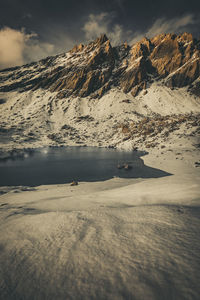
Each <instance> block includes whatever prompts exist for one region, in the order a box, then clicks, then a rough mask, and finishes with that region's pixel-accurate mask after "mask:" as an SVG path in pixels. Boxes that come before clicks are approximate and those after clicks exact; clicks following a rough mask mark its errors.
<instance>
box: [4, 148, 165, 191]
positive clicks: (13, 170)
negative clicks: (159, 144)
mask: <svg viewBox="0 0 200 300" xmlns="http://www.w3.org/2000/svg"><path fill="white" fill-rule="evenodd" d="M141 155H142V153H140V152H137V151H134V152H126V151H119V150H116V149H106V148H94V147H50V148H43V149H37V150H35V151H30V152H25V155H23V156H21V157H20V156H13V157H12V158H11V159H7V160H4V161H1V162H0V186H6V185H27V186H37V185H42V184H62V183H69V182H72V181H73V180H76V181H89V182H91V181H102V180H107V179H111V178H113V177H115V176H116V177H122V178H151V177H162V176H166V175H168V174H167V173H166V172H163V171H161V170H158V169H153V168H150V167H147V166H144V163H143V161H142V159H141V158H140V156H141ZM124 164H128V165H129V166H131V169H130V170H125V169H124V168H122V169H118V168H117V166H118V165H120V166H122V165H124Z"/></svg>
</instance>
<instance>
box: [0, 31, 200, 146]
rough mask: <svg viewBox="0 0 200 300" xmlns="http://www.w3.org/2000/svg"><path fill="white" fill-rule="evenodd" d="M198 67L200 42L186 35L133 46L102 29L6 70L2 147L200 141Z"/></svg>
mask: <svg viewBox="0 0 200 300" xmlns="http://www.w3.org/2000/svg"><path fill="white" fill-rule="evenodd" d="M199 69H200V41H198V40H196V39H194V38H193V37H192V35H191V34H188V33H184V34H182V35H175V34H161V35H158V36H156V37H154V38H152V39H147V38H143V39H142V40H141V41H140V42H138V43H136V44H134V45H133V46H132V47H130V46H129V45H127V43H124V44H122V45H120V46H117V47H112V45H111V42H110V40H109V39H108V37H107V36H106V35H101V36H100V37H99V38H97V39H96V40H94V41H92V42H90V43H89V44H87V45H83V44H80V45H76V46H75V47H73V49H71V50H70V51H69V52H67V53H64V54H60V55H57V56H54V57H47V58H46V59H43V60H41V61H39V62H34V63H31V64H28V65H24V66H21V67H15V68H11V69H7V70H2V71H0V111H1V115H2V116H3V118H1V120H0V138H1V141H3V143H1V148H2V149H7V150H8V151H10V149H13V148H27V147H33V148H35V147H43V146H44V145H47V146H49V145H87V146H89V145H90V146H106V147H108V146H112V147H121V146H122V147H130V148H131V149H132V148H133V147H135V146H137V147H141V148H142V149H146V148H148V149H149V148H151V147H155V146H156V145H157V144H158V140H160V141H162V142H165V144H166V143H167V141H168V142H169V145H171V139H172V137H171V136H172V135H173V134H174V132H175V133H176V138H177V137H178V136H179V135H180V136H182V134H183V133H184V134H186V133H187V134H186V137H187V142H188V140H189V139H191V143H193V144H195V143H196V144H197V143H198V136H199V132H200V131H199V126H200V123H199V113H200V101H199V96H200V72H199V71H200V70H199ZM179 130H181V131H180V132H181V133H180V132H179ZM193 136H195V139H197V140H195V141H193V140H192V139H193V138H192V137H193ZM184 143H185V142H184V141H183V142H182V144H184ZM127 145H129V146H127ZM0 152H1V150H0Z"/></svg>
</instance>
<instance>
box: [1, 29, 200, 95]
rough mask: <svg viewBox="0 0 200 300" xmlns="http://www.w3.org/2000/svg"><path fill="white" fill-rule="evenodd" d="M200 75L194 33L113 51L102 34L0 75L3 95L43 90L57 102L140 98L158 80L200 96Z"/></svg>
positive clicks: (199, 48)
mask: <svg viewBox="0 0 200 300" xmlns="http://www.w3.org/2000/svg"><path fill="white" fill-rule="evenodd" d="M199 72H200V41H198V40H196V39H194V38H193V37H192V35H191V34H188V33H184V34H182V35H176V34H161V35H158V36H156V37H154V38H152V39H147V38H144V39H142V40H141V41H140V42H138V43H136V44H134V45H133V46H132V47H130V46H128V45H127V43H125V44H123V45H121V46H118V47H112V45H111V43H110V41H109V39H108V38H107V36H106V35H105V34H104V35H102V36H101V37H100V38H98V39H96V40H95V41H93V42H91V43H89V44H88V45H83V44H80V45H78V46H75V47H74V48H73V49H72V50H71V51H69V52H67V53H64V54H61V55H57V56H54V57H48V58H46V59H44V60H41V61H40V62H39V63H32V64H29V65H25V66H22V67H16V68H11V69H7V70H3V71H1V72H0V82H1V85H0V91H1V92H7V91H12V90H18V91H24V90H31V89H32V90H37V89H38V88H42V89H48V90H49V91H51V92H57V93H58V94H57V97H58V98H65V97H68V96H72V95H74V96H80V97H86V96H89V95H90V96H91V97H93V98H96V97H99V98H100V97H101V96H102V95H103V94H104V93H105V92H106V91H107V90H109V89H110V88H111V87H113V86H118V87H120V88H121V89H122V90H123V91H124V92H125V93H128V92H131V93H132V95H133V96H136V95H137V94H138V93H139V92H140V90H142V89H145V88H146V87H147V85H149V84H151V82H152V78H156V79H157V80H162V81H163V80H164V83H165V85H166V86H168V87H170V88H174V87H183V86H188V88H189V90H190V91H191V92H192V93H194V94H196V95H197V96H200V79H199Z"/></svg>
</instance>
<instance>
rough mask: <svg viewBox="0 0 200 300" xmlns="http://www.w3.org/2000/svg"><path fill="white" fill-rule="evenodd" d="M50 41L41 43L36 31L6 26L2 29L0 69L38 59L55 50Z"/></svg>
mask: <svg viewBox="0 0 200 300" xmlns="http://www.w3.org/2000/svg"><path fill="white" fill-rule="evenodd" d="M53 49H54V46H53V45H52V44H50V43H41V42H39V40H38V38H37V34H36V33H31V34H27V33H26V32H25V30H24V29H21V30H16V29H13V28H10V27H4V28H2V29H1V30H0V69H4V68H9V67H12V66H17V65H22V64H25V63H27V62H30V61H33V60H38V59H40V58H41V57H43V56H47V55H49V54H51V53H52V52H53Z"/></svg>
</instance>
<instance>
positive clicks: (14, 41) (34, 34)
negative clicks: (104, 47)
mask: <svg viewBox="0 0 200 300" xmlns="http://www.w3.org/2000/svg"><path fill="white" fill-rule="evenodd" d="M0 1H1V9H0V57H1V58H0V60H1V61H0V68H2V66H5V65H8V66H10V65H13V64H20V63H24V62H27V61H30V60H37V59H39V58H41V57H44V56H47V55H53V54H57V53H60V52H64V51H67V50H69V49H70V48H71V47H73V45H74V44H76V43H80V42H87V41H88V40H90V39H93V38H96V36H98V35H100V34H101V33H103V32H105V33H106V34H107V35H108V36H109V38H110V39H111V40H112V43H113V44H117V43H119V42H123V41H125V40H127V41H128V42H129V43H131V42H132V43H133V42H135V41H136V40H138V39H140V38H141V37H142V36H144V35H146V36H149V37H150V36H153V35H155V34H158V33H161V32H182V31H189V32H191V33H193V34H194V36H196V37H199V35H200V33H199V25H200V24H199V19H200V18H199V16H200V4H199V2H200V1H196V0H195V1H194V0H189V1H184V0H168V1H158V0H152V1H149V0H148V1H147V0H145V1H141V0H140V1H138V0H137V1H135V0H109V1H108V0H96V1H95V0H82V1H81V0H76V1H75V0H54V1H52V0H34V1H33V0H31V1H30V0H0ZM8 47H17V49H18V52H17V53H18V59H17V58H16V57H13V59H12V53H11V52H12V51H7V50H8ZM10 49H11V48H10ZM20 51H21V52H20ZM7 53H10V56H9V57H7ZM2 60H3V62H2ZM9 61H10V63H9Z"/></svg>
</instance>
